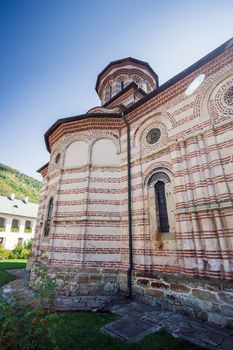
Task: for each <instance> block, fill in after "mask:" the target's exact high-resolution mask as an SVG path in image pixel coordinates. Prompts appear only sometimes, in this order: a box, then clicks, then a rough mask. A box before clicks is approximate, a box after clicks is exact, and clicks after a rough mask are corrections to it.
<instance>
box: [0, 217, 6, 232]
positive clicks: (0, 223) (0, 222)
mask: <svg viewBox="0 0 233 350" xmlns="http://www.w3.org/2000/svg"><path fill="white" fill-rule="evenodd" d="M0 231H5V218H2V217H0Z"/></svg>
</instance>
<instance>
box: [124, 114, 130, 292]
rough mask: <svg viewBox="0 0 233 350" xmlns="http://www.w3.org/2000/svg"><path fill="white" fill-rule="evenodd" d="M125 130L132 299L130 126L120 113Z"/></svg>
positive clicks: (128, 281)
mask: <svg viewBox="0 0 233 350" xmlns="http://www.w3.org/2000/svg"><path fill="white" fill-rule="evenodd" d="M122 118H123V120H124V123H125V126H126V129H127V175H128V229H129V268H128V271H127V285H128V297H129V298H131V297H132V271H133V238H132V206H131V199H132V196H131V147H130V126H129V123H128V121H127V119H126V117H125V115H124V112H122Z"/></svg>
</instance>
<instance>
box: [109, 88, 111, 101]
mask: <svg viewBox="0 0 233 350" xmlns="http://www.w3.org/2000/svg"><path fill="white" fill-rule="evenodd" d="M111 98H112V87H111V86H109V99H111Z"/></svg>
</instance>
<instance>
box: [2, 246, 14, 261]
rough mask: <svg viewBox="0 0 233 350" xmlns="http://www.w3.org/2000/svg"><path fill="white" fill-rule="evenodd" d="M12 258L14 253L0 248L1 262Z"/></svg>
mask: <svg viewBox="0 0 233 350" xmlns="http://www.w3.org/2000/svg"><path fill="white" fill-rule="evenodd" d="M11 257H12V251H11V250H9V249H5V248H3V247H2V246H0V260H5V259H10V258H11Z"/></svg>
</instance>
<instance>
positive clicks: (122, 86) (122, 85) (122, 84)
mask: <svg viewBox="0 0 233 350" xmlns="http://www.w3.org/2000/svg"><path fill="white" fill-rule="evenodd" d="M123 89H124V81H123V80H121V91H122V90H123Z"/></svg>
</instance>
